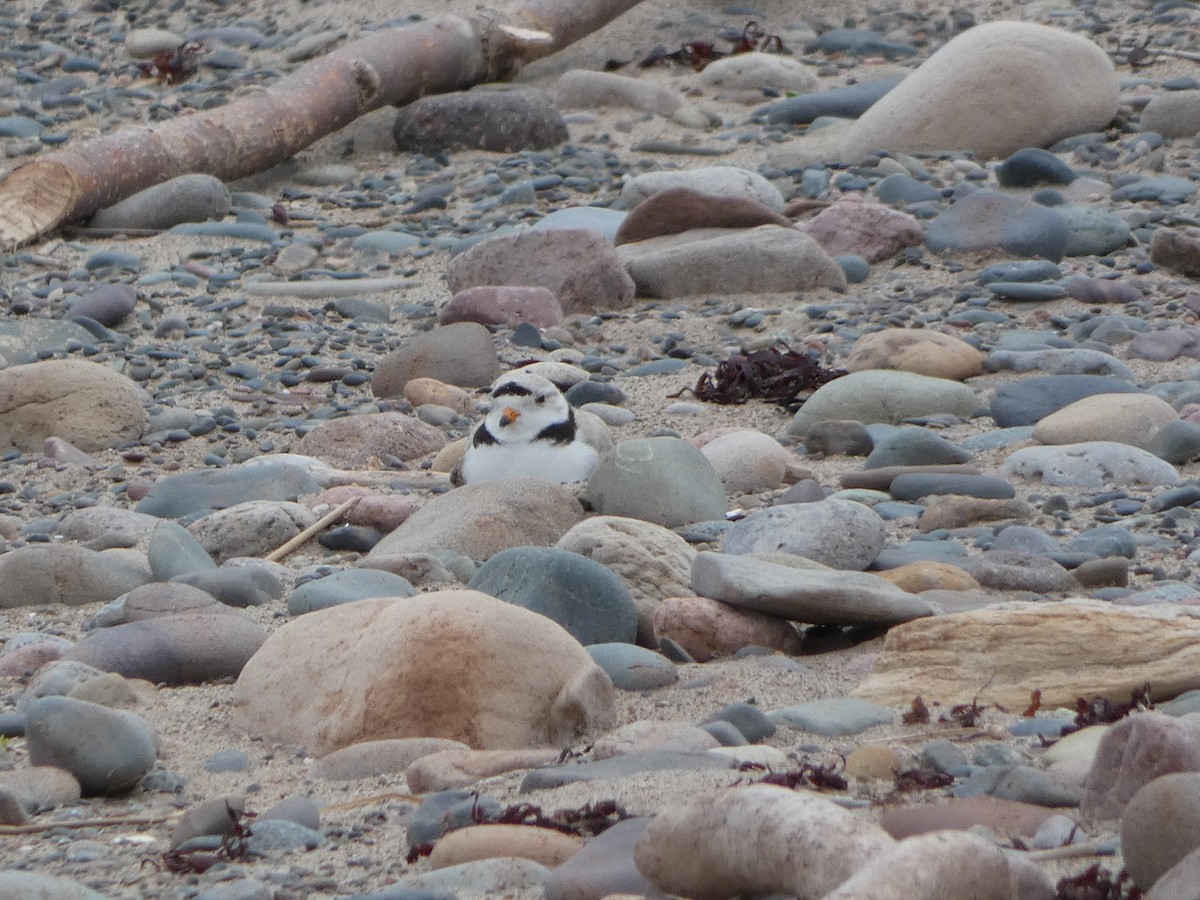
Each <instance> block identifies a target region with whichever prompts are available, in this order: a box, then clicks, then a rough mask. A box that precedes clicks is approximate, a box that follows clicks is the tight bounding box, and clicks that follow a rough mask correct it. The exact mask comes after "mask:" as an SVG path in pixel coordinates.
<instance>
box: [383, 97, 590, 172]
mask: <svg viewBox="0 0 1200 900" xmlns="http://www.w3.org/2000/svg"><path fill="white" fill-rule="evenodd" d="M392 137H393V139H394V140H395V141H396V146H397V148H398V149H400V150H401V151H402V152H406V153H423V154H425V155H426V156H433V155H435V154H437V153H445V152H448V151H454V150H489V151H491V152H493V153H511V152H513V151H514V150H544V149H546V148H548V147H553V146H555V145H557V144H561V143H562V142H563V141H565V140H566V139H567V124H566V122H564V121H563V117H562V115H561V114H560V113H559V111H558V110H557V109H555V108H554V105H553V104H552V103H551V102H550V98H549V97H548V96H547V95H546V94H545V93H543V92H542V91H539V90H536V89H533V88H522V89H515V90H507V89H506V90H475V91H455V92H453V93H449V94H437V95H435V96H431V97H421V98H420V99H418V100H415V101H414V102H412V103H409V104H407V105H406V106H402V107H401V108H400V109H399V111H398V112H397V115H396V122H395V124H394V125H393V126H392Z"/></svg>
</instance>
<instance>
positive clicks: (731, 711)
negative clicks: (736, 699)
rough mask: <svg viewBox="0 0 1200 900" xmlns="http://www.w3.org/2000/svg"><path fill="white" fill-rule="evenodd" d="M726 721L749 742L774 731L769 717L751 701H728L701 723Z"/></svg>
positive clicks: (756, 740) (761, 738)
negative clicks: (728, 702) (726, 704)
mask: <svg viewBox="0 0 1200 900" xmlns="http://www.w3.org/2000/svg"><path fill="white" fill-rule="evenodd" d="M712 722H728V723H729V724H730V725H732V726H733V727H734V728H736V729H737V730H738V731H739V732H740V733H741V735H742V736H743V737H744V738H745V739H746V740H747V741H749V742H750V743H752V744H756V743H758V742H759V741H761V740H764V739H766V738H769V737H770V736H771V735H773V734H774V733H775V727H776V726H775V723H774V722H772V721H771V717H770V716H768V715H767V714H766V713H765V712H763V711H762V709H760V708H759V707H757V706H755V705H754V704H753V703H730V704H729V705H728V706H722V707H721V708H720V709H718V710H717V711H716V712H715V713H713V714H712V715H711V716H709V717H708V718H706V719H705V720H704V723H703V724H706V725H707V724H709V723H712Z"/></svg>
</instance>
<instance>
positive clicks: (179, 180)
mask: <svg viewBox="0 0 1200 900" xmlns="http://www.w3.org/2000/svg"><path fill="white" fill-rule="evenodd" d="M230 205H231V200H230V196H229V189H228V188H227V187H225V184H224V182H222V181H221V180H220V179H219V178H215V177H213V176H212V175H206V174H203V173H199V172H193V173H189V174H186V175H180V176H178V177H176V178H172V179H170V180H168V181H164V182H162V183H161V184H156V185H154V186H152V187H148V188H146V189H145V190H143V191H138V192H137V193H136V194H134V195H133V196H131V197H127V198H125V199H124V200H122V201H120V202H119V203H116V204H114V205H113V206H109V207H107V208H105V209H102V210H100V211H99V212H98V213H96V214H95V215H94V216H92V218H91V221H89V222H88V225H90V226H91V227H92V228H116V229H120V228H152V229H167V228H172V227H173V226H175V225H179V224H181V223H183V222H205V221H207V220H209V219H213V220H220V219H223V218H225V216H226V215H227V214H228V212H229V208H230ZM263 227H265V226H263Z"/></svg>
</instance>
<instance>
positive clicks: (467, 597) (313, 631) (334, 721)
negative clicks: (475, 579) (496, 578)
mask: <svg viewBox="0 0 1200 900" xmlns="http://www.w3.org/2000/svg"><path fill="white" fill-rule="evenodd" d="M417 698H419V702H417ZM233 703H234V706H235V717H236V718H237V720H238V721H239V722H240V723H241V724H242V725H243V726H244V727H246V728H247V729H249V730H250V731H251V732H252V733H255V734H259V735H263V736H265V737H269V738H271V739H272V740H280V741H287V742H293V743H301V744H304V745H305V746H307V747H308V748H309V750H310V751H312V752H314V753H322V754H323V753H328V752H330V751H332V750H335V749H337V748H339V747H345V746H348V745H350V744H353V743H357V742H358V741H364V740H379V739H383V738H401V737H443V738H450V739H452V740H461V741H463V743H466V744H468V745H470V746H472V747H477V748H480V749H501V748H524V747H532V746H543V745H555V746H564V745H567V744H570V743H572V742H574V741H576V740H578V739H579V738H580V737H581V736H583V735H587V734H591V733H595V732H597V731H600V730H603V729H605V728H607V727H608V726H609V725H610V723H611V722H612V719H613V715H614V713H613V687H612V682H611V681H610V680H609V678H608V676H607V675H605V674H604V672H603V670H601V669H600V668H599V667H598V666H597V665H596V664H595V663H594V662H593V661H592V659H591V657H590V656H588V653H587V651H586V650H585V649H584V648H583V647H582V646H581V645H580V644H579V643H578V642H577V641H576V640H575V639H574V638H572V637H571V636H570V635H569V634H567V632H566V631H564V630H563V629H562V628H561V627H560V626H558V625H556V624H555V623H553V622H551V621H550V620H549V619H547V618H546V617H545V616H539V615H538V614H537V613H532V612H529V611H528V610H524V609H521V608H519V607H517V606H513V605H512V604H510V603H505V602H503V601H502V600H496V599H495V598H494V597H489V596H487V595H486V594H481V593H479V592H477V591H439V592H435V593H431V594H424V595H421V596H419V597H409V598H405V599H397V600H387V599H380V600H360V601H358V602H357V603H350V604H345V605H342V606H335V607H332V608H330V609H325V610H319V611H317V612H313V613H309V614H308V615H305V616H301V617H300V618H299V619H296V620H295V621H293V622H289V623H288V624H286V625H284V626H283V627H282V628H280V629H279V630H278V631H276V632H275V633H274V634H272V635H271V637H270V638H268V639H267V642H266V643H265V644H264V645H263V646H262V648H260V650H259V651H258V652H257V653H256V654H255V655H254V657H252V658H251V660H250V661H249V662H248V663H247V664H246V667H245V668H244V669H243V670H242V674H241V675H240V677H239V678H238V681H237V684H236V685H235V686H234V691H233Z"/></svg>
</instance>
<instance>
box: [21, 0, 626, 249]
mask: <svg viewBox="0 0 1200 900" xmlns="http://www.w3.org/2000/svg"><path fill="white" fill-rule="evenodd" d="M638 2H639V0H527V2H525V3H524V4H522V5H520V6H518V7H516V8H514V9H512V10H510V11H508V12H498V11H495V10H490V9H478V10H476V11H475V12H473V13H472V14H471V15H469V16H456V15H442V16H438V17H436V18H432V19H429V20H427V21H424V22H419V23H417V24H414V25H408V26H405V27H403V28H394V29H388V30H385V31H380V32H376V33H374V34H371V35H369V36H367V37H364V38H362V39H361V40H357V41H354V42H353V43H350V44H347V45H346V46H344V47H341V48H339V49H337V50H335V51H333V52H332V53H329V54H327V55H326V56H323V57H321V58H320V59H317V60H314V61H313V62H311V63H308V64H306V65H304V66H303V67H301V68H300V69H297V70H296V71H295V72H293V73H292V74H291V75H288V76H286V77H284V78H282V79H280V80H279V81H277V82H275V83H274V84H272V85H270V86H269V87H266V88H264V89H263V90H261V91H258V92H256V93H253V94H248V95H246V96H244V97H239V98H238V99H236V100H234V101H232V102H230V103H228V104H226V105H225V106H221V107H218V108H216V109H213V110H209V111H205V112H203V113H194V114H191V115H184V116H180V117H178V118H175V119H172V120H170V121H168V122H163V123H158V124H155V125H152V126H147V127H139V128H130V129H124V130H122V131H118V132H115V133H113V134H111V135H102V136H100V137H96V138H93V139H90V140H85V141H79V142H72V143H70V144H67V145H66V146H64V147H63V148H61V149H59V150H55V151H53V152H50V153H46V154H44V155H42V156H40V157H38V158H37V159H36V160H34V161H33V162H30V163H27V164H25V165H23V166H21V167H19V168H17V169H15V170H14V171H13V172H11V173H10V174H9V175H8V177H6V178H5V179H4V180H3V181H0V245H3V246H17V245H20V244H24V243H26V242H28V241H31V240H33V239H35V238H37V237H39V236H41V235H43V234H46V233H47V232H50V231H53V230H54V229H55V228H57V227H58V226H60V225H63V224H65V223H68V222H73V221H79V220H81V219H84V218H86V217H88V216H91V215H92V214H93V213H95V212H96V211H97V210H100V209H103V208H104V207H106V206H111V205H112V204H113V203H116V202H118V201H119V200H123V199H125V198H126V197H128V196H130V195H132V194H135V193H137V192H138V191H140V190H144V189H145V188H148V187H151V186H153V185H155V184H159V183H161V182H163V181H167V180H168V179H171V178H174V177H176V176H178V175H184V174H187V173H190V172H204V173H208V174H210V175H215V176H216V177H218V178H221V179H223V180H234V179H237V178H244V177H246V176H248V175H253V174H255V173H256V172H261V171H263V170H265V169H268V168H270V167H271V166H274V165H277V164H279V163H281V162H283V161H284V160H286V159H288V158H290V157H291V156H293V155H294V154H295V153H297V152H298V151H300V150H303V149H304V148H305V147H307V146H308V145H309V144H311V143H313V142H314V141H316V140H317V139H319V138H322V137H324V136H326V135H328V134H332V133H333V132H335V131H337V130H338V129H339V128H342V127H343V126H345V125H347V124H349V123H350V122H352V121H354V120H355V119H357V118H358V117H359V116H361V115H364V114H365V113H368V112H371V111H372V110H374V109H378V108H379V107H381V106H385V105H393V106H403V105H404V104H407V103H411V102H412V101H414V100H416V99H417V98H419V97H423V96H425V95H426V94H440V93H445V92H447V91H456V90H462V89H464V88H467V87H470V86H471V85H475V84H481V83H484V82H488V81H502V80H506V79H509V78H512V77H513V76H514V75H515V74H516V73H517V72H518V71H520V69H521V67H522V66H524V65H525V64H526V63H528V62H531V61H533V60H535V59H539V58H541V57H543V56H548V55H549V54H551V53H554V52H556V51H558V50H561V49H562V48H564V47H566V46H568V45H570V44H572V43H574V42H575V41H577V40H579V39H580V38H582V37H585V36H586V35H588V34H590V33H591V32H593V31H595V30H596V29H598V28H600V27H601V26H603V25H605V24H607V23H608V22H609V21H611V20H612V19H615V18H616V17H617V16H619V15H620V14H621V13H623V12H625V11H626V10H629V9H631V8H633V7H634V6H637V4H638Z"/></svg>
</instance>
